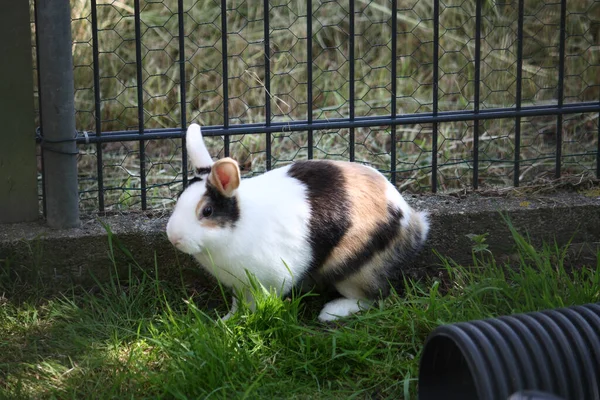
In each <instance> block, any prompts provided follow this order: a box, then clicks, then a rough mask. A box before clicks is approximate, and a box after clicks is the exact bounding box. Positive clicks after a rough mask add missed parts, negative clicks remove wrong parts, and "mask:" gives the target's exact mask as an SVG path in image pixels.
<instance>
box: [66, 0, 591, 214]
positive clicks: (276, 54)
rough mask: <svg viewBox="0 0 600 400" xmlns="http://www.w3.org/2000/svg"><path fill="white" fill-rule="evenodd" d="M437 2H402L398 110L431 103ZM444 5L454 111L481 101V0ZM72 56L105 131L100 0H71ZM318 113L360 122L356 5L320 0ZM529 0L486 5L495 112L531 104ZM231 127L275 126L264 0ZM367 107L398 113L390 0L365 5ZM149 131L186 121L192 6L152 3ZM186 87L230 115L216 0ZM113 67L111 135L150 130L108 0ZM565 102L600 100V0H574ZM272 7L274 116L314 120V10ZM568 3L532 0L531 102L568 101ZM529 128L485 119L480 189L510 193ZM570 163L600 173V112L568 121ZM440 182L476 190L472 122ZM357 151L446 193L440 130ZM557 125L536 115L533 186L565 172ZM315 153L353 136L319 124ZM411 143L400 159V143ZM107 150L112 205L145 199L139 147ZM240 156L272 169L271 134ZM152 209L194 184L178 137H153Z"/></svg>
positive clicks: (194, 106)
mask: <svg viewBox="0 0 600 400" xmlns="http://www.w3.org/2000/svg"><path fill="white" fill-rule="evenodd" d="M432 3H433V2H430V1H425V0H398V8H399V13H398V58H397V60H395V62H396V63H397V70H398V81H397V82H398V97H397V110H396V111H397V113H398V114H409V113H419V112H429V111H431V110H432V104H433V103H432V98H433V97H432V78H433V65H432V49H433V21H432V16H433V10H432ZM444 3H445V4H442V5H441V8H440V49H439V50H440V61H439V107H440V111H448V110H465V109H472V108H473V105H474V103H473V98H474V72H475V70H474V62H473V61H474V52H475V40H474V31H475V2H459V1H454V0H451V1H447V2H444ZM71 4H72V16H73V24H72V28H73V29H72V33H73V41H74V44H73V55H74V63H75V80H76V88H77V90H76V93H75V96H76V107H77V126H78V129H80V130H89V131H94V130H95V123H94V88H93V64H92V55H93V49H92V27H91V15H90V12H91V11H90V1H89V0H72V1H71ZM312 4H313V25H312V28H313V45H312V51H313V61H312V70H313V82H314V88H313V109H312V110H310V112H312V115H313V118H314V119H327V118H337V117H348V114H349V99H350V96H349V82H348V76H349V62H348V57H349V49H348V44H349V40H348V38H349V36H348V32H349V15H348V3H347V2H334V1H319V2H318V1H313V3H312ZM517 4H518V3H517V1H516V0H513V1H508V2H504V3H500V2H494V1H487V2H485V3H484V5H483V20H482V35H481V37H482V42H481V56H482V61H481V80H482V82H481V86H480V90H481V108H482V109H489V108H497V107H513V106H514V105H515V101H516V68H517V56H516V55H517V19H518V15H517V13H518V10H517ZM227 5H228V10H227V13H226V15H227V24H228V36H227V39H228V48H227V51H228V55H229V59H228V67H229V80H228V89H229V97H230V100H229V113H230V114H229V116H230V118H229V123H230V124H240V123H251V122H264V120H265V107H264V105H265V89H264V75H265V73H264V42H263V29H264V28H263V2H262V1H257V0H247V1H239V0H236V1H228V2H227ZM355 8H356V9H355V34H356V43H355V54H356V57H357V61H356V64H355V66H356V73H355V77H356V87H355V99H356V100H355V105H356V108H355V112H356V116H371V115H389V114H390V112H391V110H390V106H391V94H390V93H391V79H392V77H391V63H392V57H391V2H390V1H388V0H376V1H373V2H368V1H365V0H356V2H355ZM141 9H142V12H141V21H142V24H141V26H142V28H141V30H142V55H143V62H142V67H143V89H144V115H145V117H144V125H145V127H146V128H164V127H167V128H176V127H180V126H181V107H180V85H179V82H180V70H179V63H178V60H179V59H180V54H179V42H178V29H179V25H178V16H177V11H178V7H177V0H163V1H141ZM184 9H185V15H184V33H185V55H184V58H185V60H186V64H185V75H186V76H185V82H186V84H185V88H186V91H187V96H186V104H185V109H186V114H187V121H188V122H191V121H196V122H199V123H201V124H203V125H222V124H223V122H224V121H223V80H222V75H221V71H222V64H221V61H222V49H221V30H220V29H221V8H220V2H218V1H213V0H199V1H197V2H192V1H189V0H185V1H184ZM97 12H98V26H99V33H98V39H99V51H100V54H99V68H100V90H101V98H102V105H101V114H102V130H103V131H104V132H106V131H114V130H130V129H137V128H138V123H139V121H138V117H137V80H136V60H135V40H134V39H135V35H134V17H133V1H130V0H127V1H125V0H123V1H118V0H114V1H106V0H99V1H98V7H97ZM568 13H569V14H568V17H567V40H566V46H565V47H566V54H567V57H566V61H565V85H564V95H565V102H566V103H572V102H579V101H597V100H598V98H599V96H600V82H599V76H600V52H599V51H598V49H599V47H598V44H599V43H600V1H591V0H581V1H577V2H568ZM269 16H270V21H271V34H270V50H271V57H270V67H271V91H270V93H269V97H270V101H271V107H272V113H273V116H272V120H273V121H291V120H304V119H306V118H307V112H309V110H307V100H306V99H307V84H306V83H307V66H308V65H309V64H307V62H306V54H307V39H306V38H307V27H306V3H305V2H289V3H287V4H286V3H285V2H283V1H281V0H271V1H270V10H269ZM559 19H560V3H559V2H548V3H544V2H542V1H539V0H534V1H526V2H525V17H524V20H525V25H524V47H523V54H524V62H523V70H522V71H523V79H524V80H523V96H522V98H523V105H524V106H525V105H543V104H556V102H557V82H558V64H559V62H558V60H559V51H558V50H559V47H558V46H559ZM514 127H515V121H514V120H511V119H506V120H493V121H486V122H484V123H483V124H482V126H481V131H480V143H479V151H480V154H479V158H480V165H479V168H480V183H481V184H482V185H485V186H506V185H510V184H511V183H512V179H513V176H512V174H513V170H514V157H515V153H514V151H515V150H514V149H515V146H516V144H515V128H514ZM562 129H563V131H562V135H563V146H562V154H563V159H562V162H563V170H564V172H565V173H571V174H585V173H589V172H591V171H593V169H594V168H595V162H596V161H595V160H596V148H597V140H598V115H597V114H586V115H581V114H577V115H570V116H566V117H565V121H564V124H563V127H562ZM438 131H439V142H438V145H439V146H438V147H439V148H438V154H437V157H438V168H439V170H438V171H439V174H438V182H439V187H440V188H441V189H442V190H444V189H452V188H457V187H463V186H465V185H468V184H470V183H471V180H472V170H473V162H472V159H473V123H472V122H452V123H444V124H440V125H439V129H438ZM355 135H356V136H355V146H356V160H357V161H360V162H365V163H369V164H371V165H373V166H375V167H377V168H379V169H381V170H382V171H386V172H389V171H390V169H391V168H394V167H395V168H396V170H397V171H398V185H399V187H401V188H405V189H409V190H415V191H417V190H422V191H426V190H428V189H430V187H431V183H430V180H431V163H432V136H433V135H432V126H431V125H430V124H421V125H407V126H400V127H399V128H398V131H397V140H396V143H391V136H390V128H389V127H386V126H383V127H374V128H361V129H356V131H355ZM555 137H556V119H555V118H553V117H535V118H525V119H523V120H522V122H521V155H520V159H521V169H520V179H521V181H522V182H523V183H524V184H525V183H528V182H530V181H532V180H533V179H535V178H537V177H539V176H540V174H545V173H548V172H552V171H553V168H554V155H555V151H556V139H555ZM209 142H210V143H209V145H210V148H211V150H212V153H213V155H214V156H221V155H222V154H223V139H222V138H214V139H210V141H209ZM314 145H315V147H314V156H315V157H316V158H325V157H327V158H337V159H347V158H348V157H349V133H348V131H347V130H338V131H319V132H315V136H314ZM272 146H273V148H272V157H273V158H272V163H273V167H278V166H281V165H285V164H286V163H288V162H290V161H291V160H292V159H295V158H305V157H306V156H307V134H306V133H305V132H298V133H289V132H288V133H282V134H274V135H273V136H272ZM391 146H396V151H397V154H398V159H397V164H396V165H395V166H391V165H390V164H391V159H390V149H391ZM102 147H103V173H104V185H105V188H107V189H111V190H108V191H107V192H106V193H105V197H106V206H107V208H109V209H120V208H129V207H134V208H137V207H139V203H140V197H139V195H140V190H139V187H140V178H139V174H140V168H139V158H138V156H139V145H138V143H135V142H129V143H109V144H105V145H103V146H102ZM230 150H231V154H232V156H233V157H235V158H236V159H238V160H239V161H240V164H241V165H242V166H243V167H244V169H245V171H247V172H248V173H260V172H262V171H264V170H265V167H266V163H265V158H266V154H265V136H263V135H240V136H235V137H232V138H231V145H230ZM80 153H81V156H80V163H79V166H80V177H81V190H82V195H81V199H82V203H81V204H82V207H83V208H85V209H91V210H93V209H96V208H97V194H98V193H97V183H96V176H97V175H96V174H97V172H96V146H81V147H80ZM146 153H147V157H148V159H147V163H148V164H147V179H148V185H149V187H150V189H149V191H148V201H149V205H150V206H151V207H165V206H167V207H168V206H170V205H172V203H173V198H174V197H175V195H176V193H177V192H178V191H179V190H181V183H180V182H181V178H182V176H181V148H180V141H179V140H164V141H160V142H154V141H148V142H146Z"/></svg>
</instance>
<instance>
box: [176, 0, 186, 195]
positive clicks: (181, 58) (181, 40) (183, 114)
mask: <svg viewBox="0 0 600 400" xmlns="http://www.w3.org/2000/svg"><path fill="white" fill-rule="evenodd" d="M183 14H184V11H183V0H177V18H178V24H179V26H178V28H179V96H180V97H179V102H180V108H179V112H180V113H181V129H182V131H183V132H185V130H186V127H187V104H186V97H187V96H186V89H185V84H186V79H185V30H184V26H183V24H184V21H183ZM187 164H188V160H187V149H186V147H185V134H184V135H183V136H182V137H181V174H182V175H183V187H184V188H185V187H186V186H187V180H188V176H187V174H188V170H187Z"/></svg>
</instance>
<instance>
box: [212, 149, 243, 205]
mask: <svg viewBox="0 0 600 400" xmlns="http://www.w3.org/2000/svg"><path fill="white" fill-rule="evenodd" d="M240 179H241V178H240V168H239V167H238V163H237V162H236V161H235V160H234V159H232V158H229V157H227V158H222V159H220V160H219V161H217V162H216V163H214V165H213V166H212V169H211V172H210V176H209V177H208V181H209V182H210V183H211V184H212V185H213V186H214V187H215V188H217V190H218V191H219V193H221V194H222V195H223V196H225V197H231V196H233V192H234V191H235V190H236V189H237V188H238V187H239V186H240Z"/></svg>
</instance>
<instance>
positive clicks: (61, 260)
mask: <svg viewBox="0 0 600 400" xmlns="http://www.w3.org/2000/svg"><path fill="white" fill-rule="evenodd" d="M407 200H408V201H409V202H410V203H411V204H412V205H413V206H415V207H416V208H418V209H427V210H429V211H430V213H431V222H432V229H431V235H430V241H429V244H428V246H427V247H426V248H425V249H423V251H422V252H421V254H420V255H419V257H418V259H417V260H415V262H414V263H413V265H411V266H407V268H406V270H405V271H406V272H407V273H408V274H409V275H411V276H423V275H430V274H434V273H435V271H436V270H437V266H439V265H440V260H439V259H438V257H437V256H436V255H435V254H434V252H433V251H432V249H436V251H437V252H439V253H440V254H443V255H444V256H446V257H449V258H452V259H454V260H455V261H457V262H459V263H469V262H470V261H471V259H472V258H471V257H472V256H471V246H472V242H471V240H470V239H469V238H468V237H467V236H466V235H468V234H483V233H489V236H488V237H487V243H488V244H489V249H490V250H491V251H492V252H493V254H494V255H495V256H496V258H497V259H502V258H503V257H510V256H511V254H512V253H513V241H512V238H511V235H510V232H509V230H508V227H507V225H506V224H505V223H504V221H503V219H502V216H501V214H500V212H503V213H505V214H506V215H508V216H509V217H510V219H511V220H512V222H513V225H514V226H515V227H516V228H517V230H518V231H519V232H521V233H523V234H529V235H530V236H531V238H532V239H533V240H534V243H536V244H539V243H540V242H541V241H547V242H548V241H549V242H553V241H554V240H556V243H558V244H559V245H564V244H566V243H567V242H568V241H569V240H572V243H574V244H576V245H577V246H576V247H577V248H578V249H582V248H583V249H584V250H585V249H587V251H584V252H583V253H582V254H584V253H588V254H592V255H595V254H597V253H596V251H597V249H599V248H600V197H597V195H596V196H595V197H588V196H584V195H581V194H577V193H557V194H552V195H548V196H535V197H530V198H526V197H519V198H517V197H487V196H481V195H478V194H470V195H465V196H449V195H446V196H442V195H421V196H409V197H408V198H407ZM167 219H168V212H164V213H162V214H161V215H157V213H156V212H152V213H134V212H131V213H127V214H120V215H107V216H101V217H95V218H90V217H88V218H83V219H82V221H83V224H82V226H81V227H80V228H76V229H68V230H52V229H50V228H48V227H47V226H45V225H44V224H43V223H42V222H34V223H22V224H11V225H0V260H8V261H10V262H9V263H4V265H5V266H6V268H8V266H10V268H11V269H12V272H13V273H16V274H18V275H19V277H20V278H21V279H35V278H38V279H39V278H41V279H44V280H45V281H47V280H51V281H52V282H53V286H54V287H56V288H57V290H58V289H60V288H65V287H68V286H69V285H71V284H81V285H83V286H88V285H93V283H94V281H93V279H92V274H93V275H94V276H95V277H96V278H97V279H99V280H100V281H102V280H105V279H107V278H108V277H109V276H110V274H111V273H112V272H114V271H115V264H116V265H117V266H118V269H119V271H120V273H122V272H124V271H126V270H127V265H128V263H131V260H130V258H129V257H128V256H127V255H126V254H125V253H124V252H122V251H120V250H117V251H115V258H116V263H115V264H113V260H112V258H111V256H110V254H109V251H108V245H107V243H108V235H107V232H106V230H105V229H104V227H103V226H102V224H101V222H100V221H102V222H103V223H105V224H107V225H108V226H110V229H111V231H112V232H113V233H114V234H115V235H116V237H117V238H118V241H119V243H121V244H122V245H123V246H124V247H125V248H126V249H128V250H129V252H130V253H131V255H132V257H133V258H134V259H135V261H136V262H137V264H139V265H140V266H141V267H142V268H144V269H146V270H148V271H151V272H152V274H154V269H155V265H156V266H157V267H158V270H159V274H160V276H162V277H164V278H165V279H168V278H169V276H173V275H176V276H177V277H179V273H180V271H181V270H180V268H178V267H179V266H180V267H183V270H188V271H192V273H193V274H196V276H197V277H196V278H194V279H198V280H201V281H203V280H204V279H206V278H205V277H204V275H203V274H201V275H197V274H198V272H199V268H198V266H197V265H196V264H194V262H193V261H192V260H191V258H190V257H188V256H185V255H183V254H181V253H178V252H176V251H175V249H174V248H173V247H172V246H171V245H170V243H169V242H168V241H167V239H166V235H165V233H164V229H165V225H166V222H167ZM155 255H156V259H155ZM155 261H156V262H155ZM0 265H2V264H0ZM203 282H205V283H206V281H203ZM200 285H202V282H200Z"/></svg>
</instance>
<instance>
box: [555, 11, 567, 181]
mask: <svg viewBox="0 0 600 400" xmlns="http://www.w3.org/2000/svg"><path fill="white" fill-rule="evenodd" d="M566 26H567V0H561V2H560V42H559V45H558V88H557V90H558V107H559V108H562V106H563V101H564V94H565V93H564V80H565V51H566V50H565V41H566V33H567V27H566ZM562 129H563V116H562V114H559V115H558V116H557V117H556V166H555V173H554V175H555V177H556V178H560V173H561V171H560V169H561V161H562Z"/></svg>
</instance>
